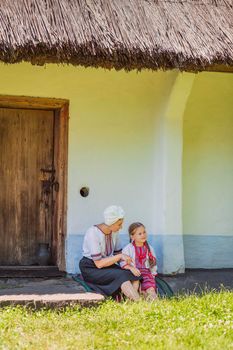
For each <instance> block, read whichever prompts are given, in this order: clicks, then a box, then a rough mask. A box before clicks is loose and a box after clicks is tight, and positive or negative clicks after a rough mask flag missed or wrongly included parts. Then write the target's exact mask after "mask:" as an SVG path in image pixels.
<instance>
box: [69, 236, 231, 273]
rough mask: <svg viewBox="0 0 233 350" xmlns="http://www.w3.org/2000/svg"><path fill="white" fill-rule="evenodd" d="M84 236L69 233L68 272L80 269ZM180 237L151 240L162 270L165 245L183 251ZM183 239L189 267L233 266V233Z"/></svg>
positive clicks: (125, 241)
mask: <svg viewBox="0 0 233 350" xmlns="http://www.w3.org/2000/svg"><path fill="white" fill-rule="evenodd" d="M83 237H84V236H83V235H69V236H68V238H67V242H66V262H67V263H66V267H67V272H68V273H77V272H79V260H80V259H81V257H82V244H83ZM120 237H121V242H122V246H125V245H126V244H128V242H129V237H128V235H127V234H121V235H120ZM177 237H178V236H176V235H156V236H155V235H153V236H152V235H150V238H149V242H150V244H151V245H152V246H153V247H154V249H155V253H156V256H157V260H158V271H159V272H160V271H161V270H162V266H163V262H164V257H163V254H162V246H163V244H166V246H169V250H170V251H171V256H174V250H176V249H177V251H180V250H179V249H178V247H177V244H178V243H181V242H179V241H180V240H178V239H177ZM179 237H180V236H179ZM165 238H166V239H165ZM183 241H184V255H185V267H186V268H203V269H211V268H212V269H220V268H233V253H232V252H233V236H223V235H212V236H211V235H184V236H183ZM172 252H173V253H172Z"/></svg>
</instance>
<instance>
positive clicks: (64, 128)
mask: <svg viewBox="0 0 233 350" xmlns="http://www.w3.org/2000/svg"><path fill="white" fill-rule="evenodd" d="M0 108H16V109H37V110H38V109H42V110H50V111H51V110H52V111H54V116H55V118H54V120H55V125H54V166H55V169H56V181H58V183H59V191H58V192H57V195H56V203H55V207H54V216H53V243H52V245H53V255H54V258H55V261H56V265H57V266H58V268H59V270H61V271H65V270H66V261H65V241H66V236H67V169H68V122H69V100H66V99H57V98H45V97H30V96H11V95H10V96H9V95H0Z"/></svg>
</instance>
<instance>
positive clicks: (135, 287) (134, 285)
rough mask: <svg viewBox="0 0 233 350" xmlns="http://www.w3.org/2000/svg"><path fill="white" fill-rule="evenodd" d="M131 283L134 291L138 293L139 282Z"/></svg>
mask: <svg viewBox="0 0 233 350" xmlns="http://www.w3.org/2000/svg"><path fill="white" fill-rule="evenodd" d="M131 283H132V285H133V287H134V289H135V290H136V291H137V292H138V293H139V286H140V282H139V281H132V282H131Z"/></svg>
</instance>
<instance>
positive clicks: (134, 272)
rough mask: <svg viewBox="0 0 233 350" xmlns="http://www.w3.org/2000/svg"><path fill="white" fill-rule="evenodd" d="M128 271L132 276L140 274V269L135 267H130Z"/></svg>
mask: <svg viewBox="0 0 233 350" xmlns="http://www.w3.org/2000/svg"><path fill="white" fill-rule="evenodd" d="M130 271H131V272H132V274H133V275H134V276H137V277H139V276H141V272H140V270H138V269H137V268H136V267H130Z"/></svg>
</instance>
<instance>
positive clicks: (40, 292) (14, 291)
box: [0, 269, 233, 307]
mask: <svg viewBox="0 0 233 350" xmlns="http://www.w3.org/2000/svg"><path fill="white" fill-rule="evenodd" d="M161 277H162V278H163V279H164V280H165V281H166V282H168V283H169V285H170V286H171V288H172V289H173V291H174V293H175V294H184V293H185V294H190V293H202V292H205V291H207V290H216V291H218V290H220V289H222V288H225V289H229V290H232V291H233V269H222V270H186V272H185V274H181V275H177V276H161ZM103 300H104V298H103V296H101V295H99V294H96V293H89V292H88V293H87V292H86V291H85V289H84V287H83V286H82V285H80V284H79V283H77V282H75V281H74V280H73V279H72V276H69V275H68V276H67V277H60V278H58V277H56V278H51V277H48V278H0V306H5V305H9V304H11V305H12V304H13V305H16V304H26V305H32V306H34V307H40V306H43V307H44V306H45V307H47V306H48V307H63V306H66V305H73V304H80V305H85V306H86V305H95V304H96V303H99V302H101V301H103Z"/></svg>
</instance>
